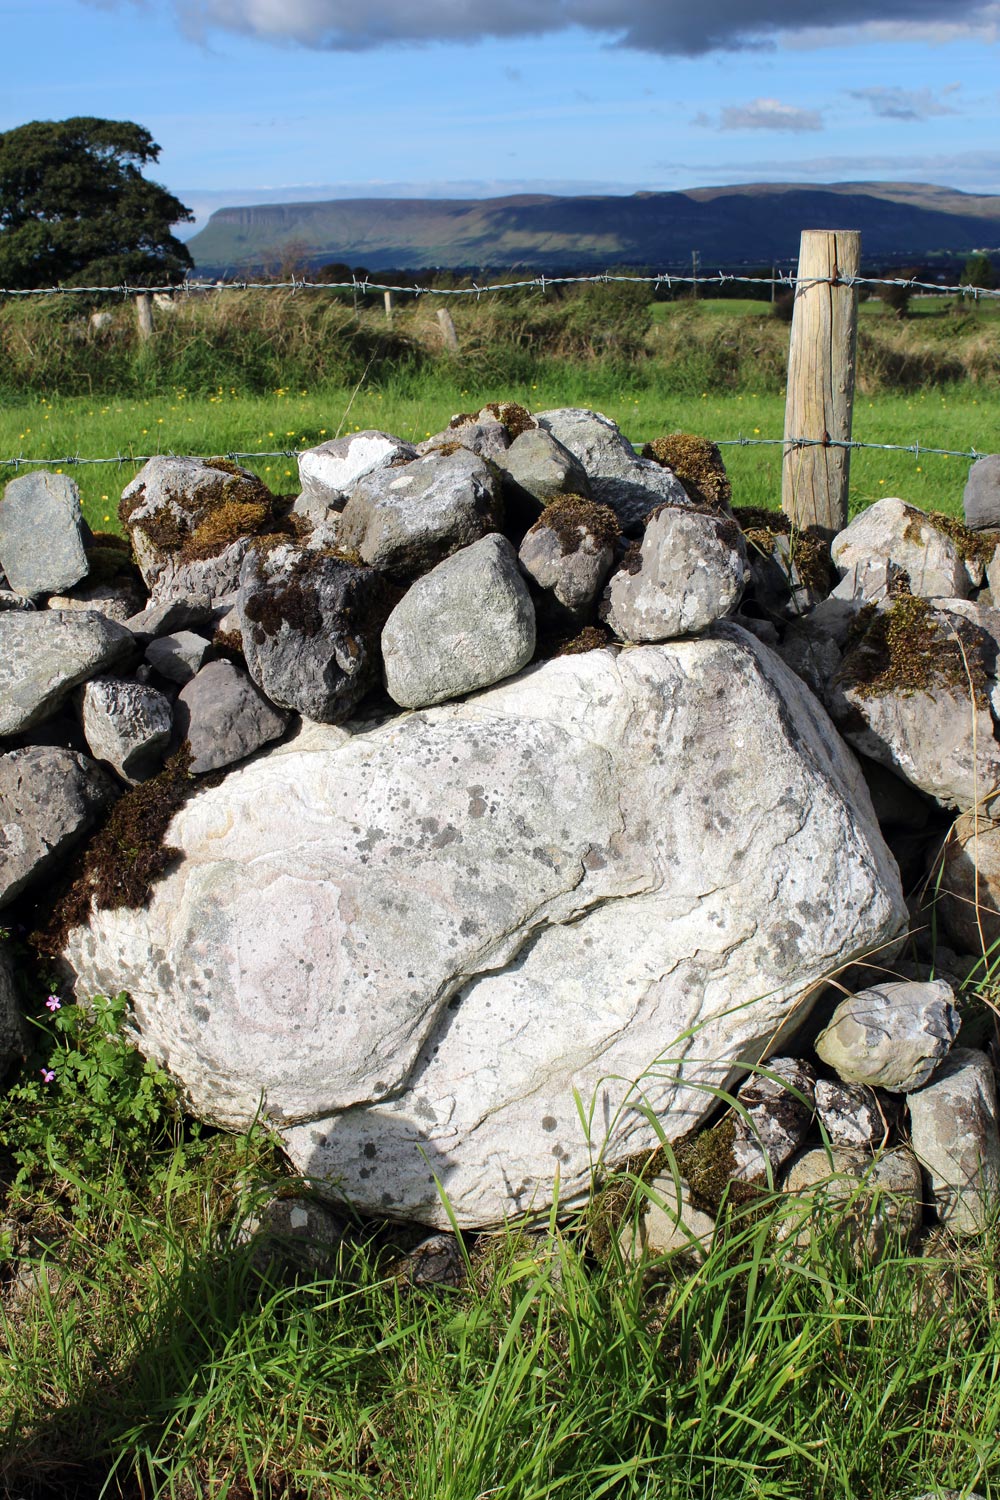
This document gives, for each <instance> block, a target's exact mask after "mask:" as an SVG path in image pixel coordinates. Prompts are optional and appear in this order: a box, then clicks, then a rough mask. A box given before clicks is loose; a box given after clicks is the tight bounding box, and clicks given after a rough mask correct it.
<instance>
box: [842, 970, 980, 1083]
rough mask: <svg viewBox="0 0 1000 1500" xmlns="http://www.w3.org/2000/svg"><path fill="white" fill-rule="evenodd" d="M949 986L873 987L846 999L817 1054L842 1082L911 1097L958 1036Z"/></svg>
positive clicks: (935, 983) (907, 982)
mask: <svg viewBox="0 0 1000 1500" xmlns="http://www.w3.org/2000/svg"><path fill="white" fill-rule="evenodd" d="M959 1024H960V1017H959V1014H958V1011H957V1009H956V1008H955V995H954V991H953V990H952V988H951V985H950V984H946V983H945V981H944V980H943V979H936V980H934V981H932V982H928V983H926V984H920V983H918V982H915V981H913V980H903V981H899V982H895V983H890V984H875V985H872V986H871V988H869V989H866V990H859V991H858V993H857V994H856V995H850V996H848V998H847V999H846V1000H842V1001H841V1002H840V1004H839V1005H838V1006H837V1008H836V1010H835V1011H834V1013H833V1015H832V1016H831V1018H830V1024H829V1026H828V1027H827V1028H826V1030H825V1031H822V1032H820V1034H819V1036H818V1037H817V1038H816V1055H817V1057H819V1058H821V1059H822V1061H823V1062H825V1063H826V1064H827V1066H828V1067H831V1068H832V1069H833V1071H834V1072H835V1073H836V1075H837V1077H838V1078H839V1079H840V1080H841V1082H842V1083H863V1084H867V1085H868V1086H869V1087H870V1088H883V1089H889V1090H890V1092H894V1093H908V1092H910V1091H911V1090H913V1089H919V1088H922V1087H923V1085H924V1084H925V1083H926V1082H927V1080H928V1079H929V1078H930V1076H931V1074H932V1073H933V1072H934V1069H935V1068H936V1067H937V1066H938V1065H939V1064H940V1063H941V1062H942V1061H943V1059H944V1058H945V1057H946V1056H947V1054H948V1050H949V1048H950V1047H951V1044H952V1042H953V1041H954V1040H955V1038H956V1037H957V1036H958V1028H959Z"/></svg>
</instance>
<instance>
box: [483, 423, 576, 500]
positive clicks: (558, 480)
mask: <svg viewBox="0 0 1000 1500" xmlns="http://www.w3.org/2000/svg"><path fill="white" fill-rule="evenodd" d="M496 462H497V464H498V465H499V467H500V468H501V469H503V471H504V474H505V476H506V479H505V484H507V483H509V484H510V485H514V486H516V487H517V489H519V490H522V491H523V492H524V493H525V494H527V495H530V496H531V497H532V499H533V500H537V501H538V502H539V504H540V505H549V504H550V503H551V502H552V501H553V500H555V499H557V498H558V496H560V495H580V496H582V497H583V498H584V499H589V498H590V481H589V479H588V478H587V474H586V470H585V469H584V467H583V464H582V463H581V462H580V460H579V459H578V458H577V457H576V456H575V454H573V453H571V452H570V451H569V449H568V448H567V447H565V446H564V445H563V444H562V443H560V442H559V441H558V440H557V439H556V438H554V437H553V436H552V434H551V432H546V430H545V429H544V427H529V428H528V429H526V431H524V432H522V433H519V434H518V436H517V437H516V438H515V439H514V441H513V442H512V443H511V445H510V447H509V448H508V449H507V451H506V453H502V454H500V455H498V457H497V459H496Z"/></svg>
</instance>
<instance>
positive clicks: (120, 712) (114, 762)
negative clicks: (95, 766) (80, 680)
mask: <svg viewBox="0 0 1000 1500" xmlns="http://www.w3.org/2000/svg"><path fill="white" fill-rule="evenodd" d="M80 717H81V720H82V723H83V732H84V735H85V736H86V740H87V745H88V748H89V750H90V753H91V755H93V757H94V759H95V760H100V761H105V762H106V763H107V764H108V765H110V766H112V767H113V769H114V770H115V771H117V772H118V775H119V776H120V777H121V778H122V780H123V781H128V782H137V781H146V780H147V779H148V778H149V777H150V776H153V775H155V773H156V772H157V771H158V770H159V768H160V765H161V763H162V761H163V757H164V755H165V754H166V752H167V747H168V746H169V744H170V731H171V728H172V725H173V713H172V710H171V707H170V700H169V699H168V698H165V697H164V695H163V694H162V693H159V692H157V690H156V689H155V688H152V687H146V686H144V685H143V684H142V683H141V682H128V681H124V680H123V679H122V678H119V677H96V678H94V679H93V681H91V682H88V683H86V684H85V686H84V687H83V688H82V689H81V692H80Z"/></svg>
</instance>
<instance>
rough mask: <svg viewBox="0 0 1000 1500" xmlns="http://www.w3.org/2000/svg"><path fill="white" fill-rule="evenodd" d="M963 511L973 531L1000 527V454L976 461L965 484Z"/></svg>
mask: <svg viewBox="0 0 1000 1500" xmlns="http://www.w3.org/2000/svg"><path fill="white" fill-rule="evenodd" d="M962 510H963V512H964V515H965V524H966V526H968V527H970V528H971V530H972V531H993V530H995V529H996V528H997V527H1000V453H988V454H987V455H986V457H985V458H977V459H976V462H975V463H974V464H973V465H972V467H971V469H970V470H969V477H968V479H967V481H966V484H965V491H964V493H963V495H962Z"/></svg>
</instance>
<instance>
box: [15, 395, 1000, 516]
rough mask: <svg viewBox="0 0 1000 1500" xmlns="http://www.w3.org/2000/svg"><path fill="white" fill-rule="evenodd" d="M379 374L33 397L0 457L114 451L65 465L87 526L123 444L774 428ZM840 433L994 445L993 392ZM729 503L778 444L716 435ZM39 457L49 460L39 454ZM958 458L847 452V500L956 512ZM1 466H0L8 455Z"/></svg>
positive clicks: (757, 499)
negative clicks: (499, 407)
mask: <svg viewBox="0 0 1000 1500" xmlns="http://www.w3.org/2000/svg"><path fill="white" fill-rule="evenodd" d="M414 385H415V382H413V381H406V382H402V381H401V382H398V383H397V384H396V385H395V386H394V385H393V383H392V382H388V383H387V384H386V385H385V387H384V388H383V389H380V390H369V389H365V388H362V389H361V390H360V391H358V392H357V393H355V392H352V391H350V390H347V389H345V388H342V387H340V388H338V387H329V388H327V389H321V390H314V391H303V390H301V389H300V390H289V391H283V390H280V391H275V392H272V393H271V394H270V395H267V396H253V395H249V396H248V395H243V394H241V393H240V392H239V391H237V390H235V389H232V388H230V389H222V390H216V391H215V393H214V394H210V395H207V396H204V395H202V396H198V395H189V394H187V393H185V392H183V391H178V392H175V393H174V394H173V395H168V396H156V397H150V398H145V399H140V400H119V401H116V400H113V399H112V400H108V401H105V402H102V403H96V402H94V401H88V400H86V399H83V398H80V397H71V398H64V399H61V398H59V397H53V398H52V399H51V400H49V399H46V398H44V397H40V398H36V399H35V400H32V401H30V402H26V403H24V404H23V405H21V406H10V405H8V406H6V407H5V408H4V409H3V410H2V411H0V458H8V457H17V456H21V457H24V458H43V459H47V460H50V461H53V460H56V459H63V458H67V457H74V456H79V457H81V458H84V457H95V458H96V457H111V456H114V455H118V454H121V455H124V456H125V457H124V461H123V462H122V463H121V464H118V463H114V464H108V465H101V466H88V465H80V466H79V467H78V468H72V469H71V470H67V472H72V474H73V477H74V479H75V480H76V481H77V483H78V484H79V485H80V489H81V492H82V495H83V503H84V512H85V514H86V516H87V519H88V520H89V521H90V523H91V525H92V526H95V527H96V528H101V527H103V528H107V527H109V526H111V525H113V524H114V523H115V510H116V507H117V502H118V499H119V497H120V495H121V491H122V489H123V488H124V486H125V485H126V484H127V483H128V482H129V481H130V480H131V479H132V477H133V476H134V474H135V473H136V472H137V469H138V463H137V462H136V461H135V460H134V458H133V455H143V454H146V455H148V454H153V453H197V454H202V455H205V456H208V455H211V454H219V453H229V452H247V451H255V450H268V449H287V450H295V449H298V448H305V447H309V446H311V445H312V444H315V443H320V442H323V441H325V440H326V439H327V438H331V437H334V436H335V435H336V434H337V433H338V432H346V431H354V430H360V429H363V428H366V427H378V428H382V429H384V430H386V431H389V432H392V433H395V434H396V435H397V436H399V437H403V438H407V439H410V440H413V441H419V440H420V439H422V438H424V437H427V436H429V435H430V434H431V433H433V432H437V431H439V430H440V429H441V428H442V427H444V426H446V425H447V423H448V421H449V419H450V418H451V416H452V415H454V413H455V412H457V411H462V410H468V409H469V407H470V406H477V405H482V404H483V403H485V402H486V401H495V400H500V399H505V400H510V399H513V400H515V401H520V402H522V403H523V404H524V405H526V406H528V407H531V408H533V409H534V410H536V411H541V410H544V409H545V408H547V407H553V406H564V405H579V406H590V407H595V408H596V409H598V410H600V411H603V412H605V413H606V414H607V415H608V416H609V417H612V418H613V419H614V420H615V421H616V422H618V424H619V425H620V426H621V428H622V430H623V431H624V432H625V433H626V434H627V436H628V437H629V438H630V439H631V440H632V441H633V442H634V443H637V444H640V443H642V442H645V441H648V440H649V439H650V438H654V437H658V436H660V435H661V434H663V433H665V432H677V431H684V432H695V433H699V434H700V435H701V436H704V437H709V438H712V439H713V440H715V441H720V440H723V441H724V440H730V441H732V440H733V439H738V438H740V437H741V436H742V437H745V438H749V439H754V438H761V437H764V438H778V439H780V438H781V436H782V433H783V424H784V401H783V398H782V397H781V396H780V395H776V394H773V393H766V392H754V391H747V392H746V393H745V394H743V393H728V392H727V393H725V394H722V395H719V394H716V393H714V392H711V391H706V392H705V393H704V394H703V395H687V394H677V393H676V392H671V391H669V390H657V389H656V388H655V387H654V386H650V385H649V384H648V383H644V384H643V385H641V386H638V387H635V388H633V389H630V388H629V386H628V385H627V384H625V383H622V382H618V383H614V382H609V381H608V379H607V376H606V375H605V374H604V372H602V371H600V370H599V369H594V370H592V371H589V372H588V371H587V370H586V369H581V370H580V371H579V372H572V371H566V372H564V373H561V374H560V375H559V376H558V377H557V378H553V377H552V376H549V378H548V379H546V378H545V377H544V376H543V378H542V379H541V380H540V381H537V382H529V383H527V384H525V385H515V386H513V387H512V386H510V385H506V384H504V385H500V384H494V385H482V386H478V387H477V388H476V389H474V390H472V389H469V388H467V387H463V386H458V385H455V384H453V383H447V382H446V381H445V380H444V379H443V378H441V377H440V376H438V377H437V378H429V379H428V380H427V381H426V382H424V389H423V390H418V389H413V388H412V387H413V386H414ZM854 435H855V437H856V438H858V439H859V440H862V441H864V442H875V443H901V444H912V443H914V442H918V441H919V443H920V444H921V446H924V445H926V446H928V447H940V448H956V449H963V450H964V449H972V448H975V449H977V450H978V451H981V452H990V451H993V450H995V449H996V448H997V447H1000V393H998V392H992V391H987V390H985V389H984V388H983V387H981V386H973V385H971V384H967V385H964V386H957V387H953V388H947V389H945V390H935V391H927V392H919V393H913V394H910V395H905V396H892V395H886V394H878V395H874V396H871V397H865V396H861V397H859V399H858V401H857V404H856V408H855V424H854ZM722 452H723V457H724V459H725V462H726V466H727V469H728V470H729V472H730V474H731V476H732V480H733V499H734V503H735V504H737V505H761V506H767V507H771V508H777V507H778V506H779V505H780V500H781V448H780V447H758V448H754V447H746V448H741V447H739V446H727V447H724V448H723V450H722ZM53 467H57V465H55V464H53ZM250 467H252V468H254V469H255V470H256V471H257V472H258V473H259V474H260V475H261V477H262V478H263V479H264V480H265V481H266V482H267V483H268V484H269V485H270V486H271V487H272V488H273V489H274V490H275V491H277V492H278V493H285V492H290V491H291V490H292V489H294V488H295V486H296V482H297V469H296V464H295V461H294V460H293V459H287V458H283V457H282V458H264V459H259V460H256V461H253V462H251V463H250ZM968 467H969V465H968V462H967V461H966V460H964V459H961V458H944V457H935V456H933V455H923V454H921V455H919V456H914V455H913V454H909V453H881V452H858V453H855V454H853V455H852V459H851V510H852V512H854V511H856V510H858V509H861V508H862V507H863V506H865V505H869V504H871V502H872V501H873V500H877V499H879V498H880V497H881V496H884V495H901V496H902V497H903V498H904V499H905V500H908V501H911V502H912V503H913V504H914V505H919V506H921V507H923V508H925V509H931V510H943V511H946V512H949V513H951V514H956V515H957V514H960V513H961V502H962V489H963V486H964V484H965V480H966V476H967V473H968ZM3 472H4V474H5V475H6V476H7V477H12V476H13V474H14V473H15V472H18V471H16V470H15V469H14V468H6V469H5V470H4V471H3Z"/></svg>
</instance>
